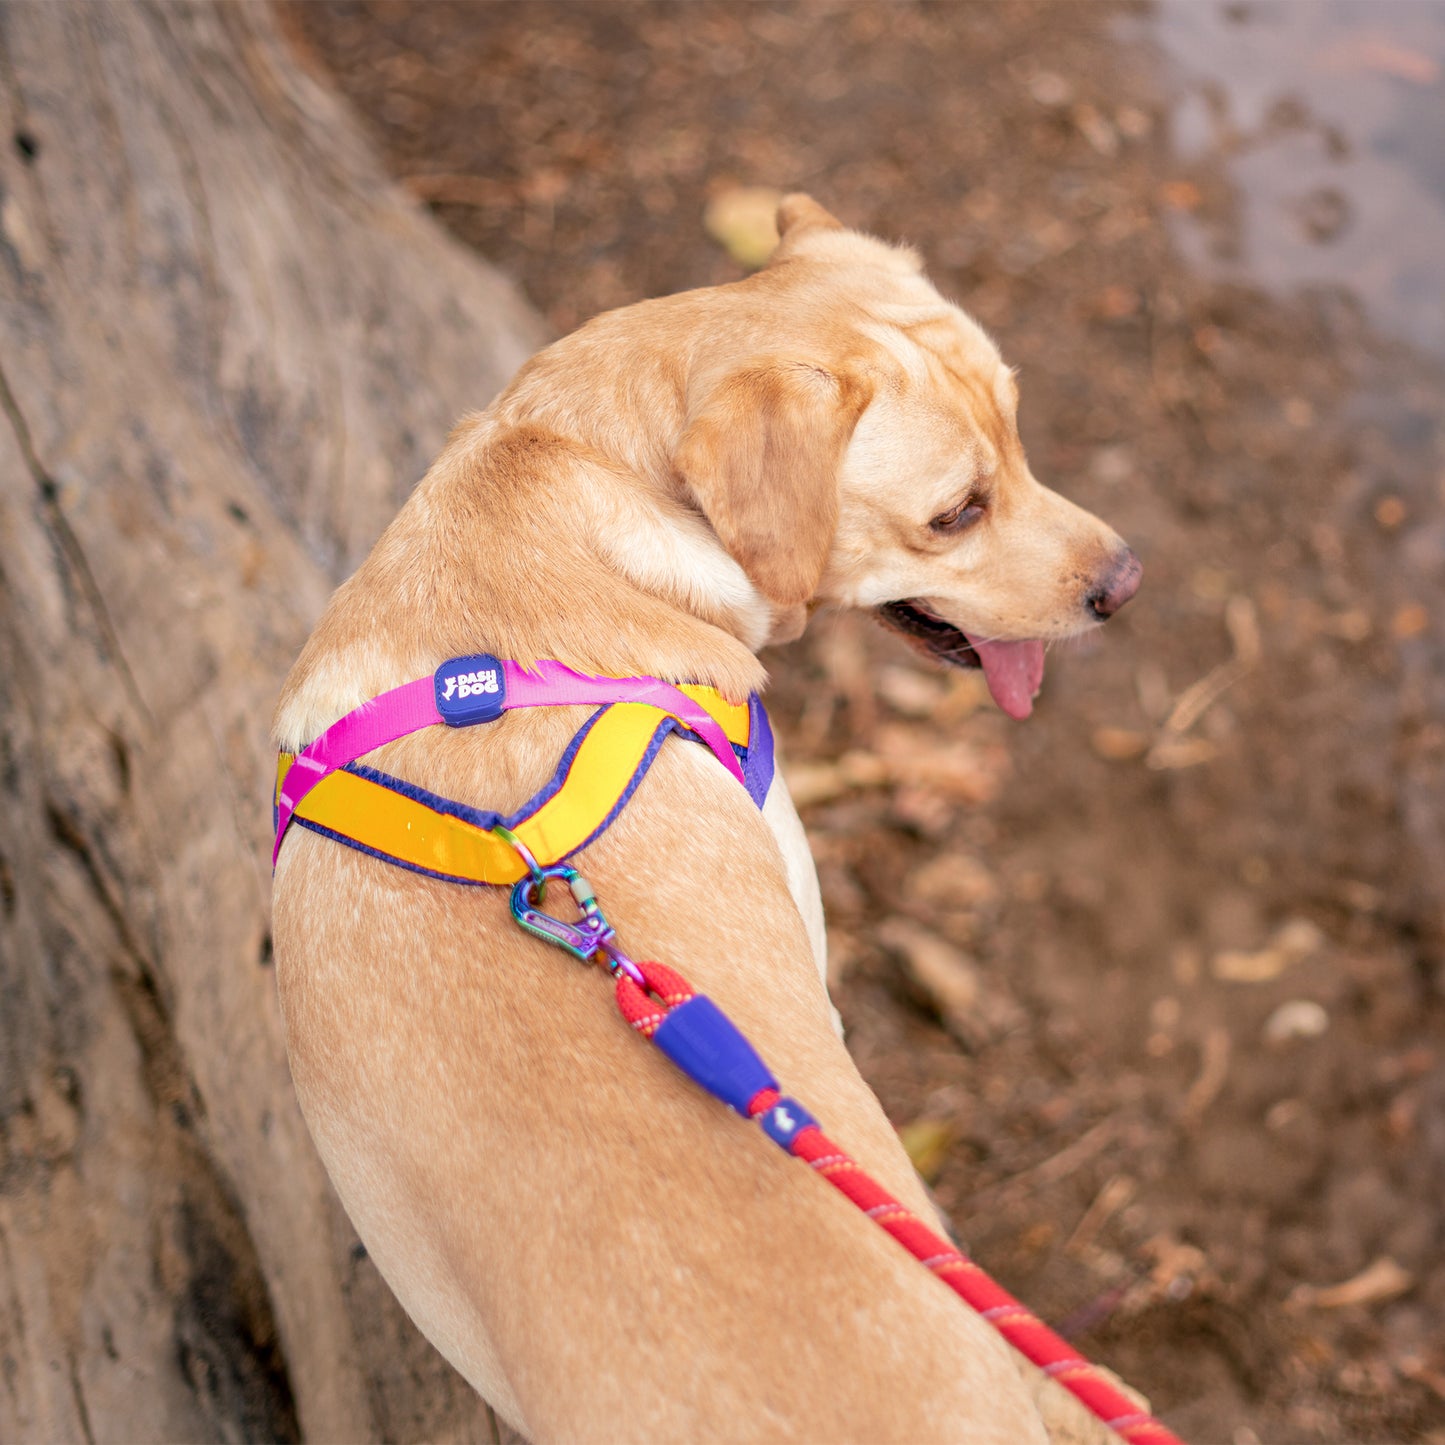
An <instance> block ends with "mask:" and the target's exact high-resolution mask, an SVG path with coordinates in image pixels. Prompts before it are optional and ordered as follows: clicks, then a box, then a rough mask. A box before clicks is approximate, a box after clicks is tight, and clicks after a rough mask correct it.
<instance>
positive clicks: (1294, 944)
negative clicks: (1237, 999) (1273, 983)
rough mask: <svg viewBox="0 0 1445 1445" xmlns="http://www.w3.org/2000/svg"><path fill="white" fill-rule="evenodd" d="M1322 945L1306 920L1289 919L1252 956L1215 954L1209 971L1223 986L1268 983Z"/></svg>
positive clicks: (1226, 952) (1232, 951) (1227, 952)
mask: <svg viewBox="0 0 1445 1445" xmlns="http://www.w3.org/2000/svg"><path fill="white" fill-rule="evenodd" d="M1323 942H1324V934H1322V933H1321V932H1320V930H1319V929H1318V928H1316V927H1315V925H1314V924H1313V923H1311V922H1310V921H1309V919H1308V918H1291V919H1290V920H1289V921H1288V922H1286V923H1284V924H1282V925H1281V926H1280V927H1279V928H1278V929H1277V930H1276V931H1275V934H1274V937H1273V938H1271V939H1270V941H1269V943H1268V945H1267V946H1266V947H1264V948H1262V949H1260V950H1258V951H1257V952H1253V953H1251V952H1245V951H1243V950H1240V949H1232V948H1229V949H1225V950H1224V951H1223V952H1222V953H1219V954H1216V955H1215V958H1214V961H1213V962H1212V963H1211V964H1210V966H1209V971H1210V972H1211V973H1212V974H1213V975H1214V976H1215V978H1217V979H1222V980H1223V981H1224V982H1226V983H1268V982H1269V981H1270V980H1271V979H1274V978H1278V977H1279V976H1280V974H1282V973H1283V972H1284V971H1285V969H1287V968H1289V967H1290V966H1291V965H1293V964H1296V963H1303V962H1304V960H1305V959H1307V958H1308V957H1309V956H1310V955H1311V954H1312V953H1315V952H1316V951H1317V950H1318V949H1319V948H1320V946H1321V944H1323Z"/></svg>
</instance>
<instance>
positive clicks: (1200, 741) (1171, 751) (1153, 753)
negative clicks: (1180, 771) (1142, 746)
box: [1146, 738, 1219, 772]
mask: <svg viewBox="0 0 1445 1445" xmlns="http://www.w3.org/2000/svg"><path fill="white" fill-rule="evenodd" d="M1218 756H1219V749H1218V748H1217V747H1215V746H1214V744H1213V743H1212V742H1210V741H1209V740H1208V738H1160V740H1159V741H1158V742H1157V743H1155V744H1154V746H1153V747H1152V748H1151V749H1150V750H1149V756H1148V758H1147V759H1146V762H1147V764H1148V766H1149V767H1151V768H1153V769H1155V771H1156V772H1167V771H1173V770H1175V769H1177V768H1195V767H1198V766H1199V764H1200V763H1212V762H1213V761H1214V759H1215V758H1217V757H1218Z"/></svg>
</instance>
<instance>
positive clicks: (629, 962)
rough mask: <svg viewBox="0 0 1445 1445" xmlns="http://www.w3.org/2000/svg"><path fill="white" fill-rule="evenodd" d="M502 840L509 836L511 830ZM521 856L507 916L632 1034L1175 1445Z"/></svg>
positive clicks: (585, 891)
mask: <svg viewBox="0 0 1445 1445" xmlns="http://www.w3.org/2000/svg"><path fill="white" fill-rule="evenodd" d="M509 841H511V842H513V844H514V846H515V839H509ZM523 857H524V859H525V860H526V861H527V863H528V864H529V866H531V867H532V868H533V870H534V871H533V875H532V876H531V877H528V878H524V879H522V881H521V882H520V883H518V884H517V885H516V887H515V888H514V889H513V890H512V912H513V915H514V916H515V917H516V918H517V920H518V922H519V923H521V924H522V926H523V927H524V928H527V929H528V930H529V931H530V932H533V933H536V934H538V936H539V937H542V938H546V939H548V941H549V942H552V943H557V944H560V945H561V946H562V947H563V948H566V949H567V950H568V951H569V952H571V953H573V954H575V955H576V956H577V957H579V958H581V959H583V961H584V962H585V961H587V960H589V959H591V958H595V957H597V956H598V955H599V954H600V955H602V956H603V957H604V958H605V959H606V963H607V967H608V970H609V971H610V972H611V973H612V974H613V975H614V976H615V978H616V980H617V986H616V996H617V1007H618V1009H619V1010H620V1011H621V1013H622V1016H623V1018H625V1019H626V1020H627V1022H628V1023H629V1024H631V1025H632V1027H633V1028H634V1029H636V1030H637V1032H638V1033H640V1034H641V1035H642V1036H643V1037H644V1038H648V1039H651V1040H652V1042H653V1043H655V1044H656V1045H657V1046H658V1048H660V1049H661V1050H662V1051H663V1053H665V1054H666V1055H667V1056H668V1057H669V1058H670V1059H671V1060H672V1061H673V1063H675V1064H676V1065H677V1066H678V1067H679V1068H681V1069H682V1070H683V1072H684V1073H686V1074H687V1075H688V1076H689V1077H690V1078H692V1079H694V1080H696V1081H697V1082H698V1083H699V1084H701V1085H702V1086H703V1088H705V1089H707V1090H708V1091H709V1093H712V1094H714V1095H716V1096H717V1097H718V1098H719V1099H721V1100H722V1101H723V1102H724V1103H725V1104H727V1105H728V1106H729V1107H730V1108H732V1109H735V1110H736V1111H737V1112H738V1113H739V1114H742V1115H744V1116H745V1117H746V1118H749V1119H756V1120H757V1121H758V1123H759V1124H760V1125H761V1126H762V1128H763V1131H764V1133H766V1134H767V1135H768V1137H769V1138H770V1139H772V1140H773V1141H774V1142H775V1143H776V1144H778V1145H780V1146H781V1147H782V1148H783V1149H785V1150H786V1151H787V1152H788V1153H789V1154H791V1155H793V1156H794V1157H795V1158H798V1159H801V1160H803V1161H804V1162H805V1163H807V1164H810V1165H812V1167H813V1168H814V1169H815V1170H816V1171H817V1172H818V1173H819V1174H821V1175H822V1176H823V1178H824V1179H826V1180H827V1181H828V1183H829V1184H831V1185H832V1186H833V1187H834V1188H835V1189H837V1190H838V1191H839V1192H840V1193H841V1194H843V1195H844V1196H845V1197H846V1198H848V1199H849V1200H851V1201H852V1202H853V1203H854V1204H856V1205H857V1206H858V1208H859V1209H861V1210H862V1211H863V1213H864V1214H866V1215H867V1216H868V1218H869V1219H871V1220H872V1221H873V1222H874V1223H875V1224H877V1225H879V1226H880V1227H881V1228H883V1229H885V1230H887V1231H888V1233H889V1234H891V1235H892V1236H893V1238H894V1239H896V1240H897V1241H898V1243H899V1244H901V1245H902V1246H903V1247H904V1249H906V1250H907V1251H908V1252H909V1253H910V1254H911V1255H913V1257H914V1258H915V1259H917V1260H919V1261H920V1262H921V1263H923V1264H924V1265H926V1266H927V1267H928V1268H929V1269H930V1270H931V1271H932V1272H933V1273H934V1274H935V1275H936V1276H937V1277H938V1278H939V1279H940V1280H942V1281H943V1283H944V1284H946V1285H947V1286H948V1287H949V1288H950V1289H951V1290H952V1291H953V1292H954V1293H955V1294H956V1295H958V1296H959V1298H960V1299H962V1300H963V1301H964V1303H965V1304H967V1305H969V1306H970V1307H971V1308H972V1309H974V1310H976V1311H977V1312H978V1313H979V1314H980V1315H982V1316H983V1318H984V1319H986V1320H987V1321H988V1322H989V1324H991V1325H992V1326H993V1327H994V1328H995V1329H996V1330H997V1331H998V1332H999V1334H1001V1335H1002V1336H1003V1337H1004V1339H1006V1340H1007V1341H1008V1342H1009V1344H1011V1345H1012V1346H1013V1347H1014V1348H1015V1349H1016V1350H1017V1351H1018V1352H1019V1353H1020V1354H1021V1355H1023V1356H1024V1358H1025V1359H1028V1360H1032V1361H1033V1363H1034V1364H1036V1365H1037V1366H1038V1367H1039V1368H1040V1369H1041V1370H1043V1372H1044V1373H1045V1374H1046V1375H1050V1376H1052V1377H1053V1378H1054V1379H1055V1380H1057V1381H1058V1382H1059V1383H1060V1384H1061V1385H1063V1387H1064V1388H1065V1389H1066V1390H1068V1391H1069V1392H1070V1393H1071V1394H1073V1395H1074V1396H1075V1397H1076V1398H1077V1399H1078V1400H1079V1401H1080V1402H1081V1403H1082V1404H1083V1405H1084V1407H1085V1408H1086V1409H1087V1410H1089V1411H1090V1412H1091V1413H1092V1414H1094V1415H1096V1416H1097V1417H1098V1418H1099V1419H1100V1420H1102V1421H1103V1422H1104V1424H1105V1425H1107V1426H1108V1427H1109V1429H1111V1430H1113V1431H1114V1432H1115V1433H1116V1434H1117V1435H1119V1436H1121V1437H1122V1438H1123V1439H1124V1440H1127V1441H1129V1442H1130V1445H1183V1442H1182V1441H1181V1440H1180V1439H1179V1437H1178V1436H1177V1435H1175V1434H1173V1432H1171V1431H1170V1430H1168V1429H1166V1428H1165V1427H1164V1426H1163V1425H1161V1424H1160V1423H1159V1421H1158V1420H1156V1419H1155V1418H1154V1417H1153V1416H1152V1415H1150V1414H1147V1413H1146V1412H1144V1411H1142V1410H1140V1409H1139V1408H1138V1407H1137V1406H1136V1405H1135V1404H1134V1402H1133V1401H1132V1400H1130V1399H1129V1398H1128V1397H1127V1396H1126V1395H1125V1394H1124V1393H1123V1391H1121V1390H1120V1389H1119V1388H1118V1387H1117V1386H1116V1385H1113V1384H1111V1383H1110V1382H1109V1381H1108V1380H1107V1379H1105V1377H1104V1376H1103V1375H1102V1374H1100V1373H1099V1371H1097V1370H1096V1369H1095V1368H1094V1367H1093V1366H1092V1365H1091V1364H1089V1362H1088V1361H1087V1360H1085V1359H1082V1358H1081V1357H1080V1356H1079V1355H1078V1354H1077V1353H1076V1352H1075V1351H1074V1350H1072V1349H1071V1348H1070V1347H1069V1345H1068V1344H1067V1343H1066V1342H1065V1341H1064V1340H1063V1339H1061V1338H1060V1337H1059V1336H1058V1335H1057V1334H1055V1333H1054V1331H1053V1330H1051V1329H1050V1328H1049V1327H1048V1326H1047V1325H1046V1324H1044V1322H1043V1321H1042V1320H1041V1319H1039V1318H1038V1317H1037V1316H1036V1315H1034V1314H1033V1313H1032V1312H1031V1311H1029V1310H1027V1309H1025V1308H1024V1306H1023V1305H1021V1304H1020V1303H1019V1302H1018V1300H1016V1299H1015V1298H1014V1297H1013V1296H1012V1295H1011V1294H1009V1293H1008V1291H1007V1290H1005V1289H1004V1288H1003V1287H1002V1286H1001V1285H999V1284H997V1283H996V1282H995V1281H994V1280H993V1279H991V1278H990V1277H989V1275H988V1274H987V1273H985V1271H984V1270H982V1269H980V1268H979V1266H978V1265H976V1264H975V1263H974V1262H973V1261H972V1260H971V1259H968V1258H966V1257H965V1256H964V1255H962V1254H960V1253H959V1251H958V1250H957V1249H955V1248H954V1247H953V1246H952V1245H951V1244H949V1243H948V1241H947V1240H945V1239H943V1238H942V1237H941V1236H939V1235H937V1234H935V1233H934V1232H933V1231H932V1230H931V1229H929V1228H928V1226H927V1225H925V1224H924V1223H923V1221H922V1220H920V1219H919V1218H918V1216H917V1215H915V1214H914V1213H913V1212H912V1211H911V1210H910V1209H908V1208H907V1207H906V1206H905V1205H903V1204H900V1203H899V1201H898V1200H896V1199H895V1198H894V1197H893V1196H892V1195H891V1194H889V1192H888V1191H887V1190H886V1189H884V1188H883V1186H882V1185H881V1184H879V1183H878V1182H877V1181H876V1180H875V1179H873V1178H872V1177H871V1176H869V1175H868V1174H866V1173H865V1172H864V1171H863V1170H862V1169H861V1168H860V1167H859V1165H858V1164H857V1163H855V1162H854V1160H853V1159H852V1158H850V1157H849V1156H848V1155H847V1154H846V1153H844V1151H843V1150H842V1149H840V1148H839V1147H838V1146H837V1145H836V1144H834V1143H833V1141H832V1140H831V1139H829V1138H828V1137H827V1136H826V1135H825V1134H824V1133H823V1131H822V1129H821V1128H819V1126H818V1121H817V1120H816V1119H815V1118H813V1116H812V1115H811V1114H810V1113H808V1111H807V1110H806V1109H805V1108H803V1106H802V1105H801V1104H799V1103H798V1102H797V1100H796V1099H790V1098H786V1097H784V1096H783V1094H782V1093H781V1091H780V1090H779V1088H778V1082H777V1080H776V1079H775V1078H774V1077H773V1076H772V1074H771V1073H770V1072H769V1071H768V1068H767V1065H766V1064H764V1063H763V1061H762V1060H761V1059H760V1058H759V1057H758V1055H757V1053H756V1052H755V1050H754V1049H753V1047H752V1045H751V1044H749V1043H748V1041H747V1040H746V1039H745V1038H744V1037H743V1035H742V1034H741V1033H740V1032H739V1031H738V1029H737V1026H736V1025H735V1024H733V1023H732V1021H731V1020H730V1019H729V1018H728V1017H727V1015H726V1014H724V1013H723V1012H722V1010H721V1009H720V1008H718V1006H717V1005H716V1004H715V1003H713V1001H712V1000H711V999H710V998H708V997H707V996H706V995H705V994H699V993H695V992H694V991H693V988H692V985H691V984H689V983H688V981H687V980H686V979H685V978H683V976H682V975H681V974H680V973H676V972H675V971H674V970H672V969H670V968H666V967H664V966H663V965H662V964H660V963H644V962H640V961H634V960H633V959H630V958H628V957H627V956H626V955H625V954H624V953H622V952H621V951H620V950H619V949H618V948H617V947H616V946H615V944H614V943H613V932H612V929H611V927H610V925H609V924H608V923H607V920H606V919H605V917H604V916H603V914H602V912H601V910H600V909H599V908H598V906H597V903H596V899H595V898H594V896H593V893H592V889H591V888H590V887H589V886H588V884H587V882H586V880H585V879H583V878H581V877H580V876H579V875H578V873H577V871H576V870H575V869H573V868H567V867H556V868H546V869H539V868H537V867H536V865H535V864H534V863H532V860H531V859H530V858H527V857H526V854H525V851H523ZM548 878H558V879H560V880H561V881H563V882H565V883H566V884H567V886H568V887H569V888H570V889H571V891H572V895H573V897H574V898H575V899H576V900H577V903H578V906H579V907H580V908H581V909H582V918H581V920H579V924H578V925H569V924H565V923H562V922H561V921H560V920H558V919H554V918H552V917H551V916H550V915H547V914H543V913H541V912H540V905H541V903H542V896H541V895H542V894H543V893H544V892H545V887H546V880H547V879H548Z"/></svg>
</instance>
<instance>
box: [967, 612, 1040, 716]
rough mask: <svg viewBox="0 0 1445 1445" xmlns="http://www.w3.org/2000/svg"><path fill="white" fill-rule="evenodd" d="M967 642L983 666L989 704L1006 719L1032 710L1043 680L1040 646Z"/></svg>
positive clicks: (974, 640) (1034, 643)
mask: <svg viewBox="0 0 1445 1445" xmlns="http://www.w3.org/2000/svg"><path fill="white" fill-rule="evenodd" d="M964 636H965V637H968V634H967V633H966V632H965V633H964ZM968 640H969V644H970V645H971V646H972V648H973V650H974V651H975V652H976V653H978V660H979V661H980V662H981V663H983V675H984V677H986V678H987V679H988V690H989V691H990V692H991V693H992V694H993V700H994V701H995V702H996V703H997V704H998V705H999V706H1000V707H1001V708H1002V709H1003V710H1004V711H1005V712H1006V713H1007V714H1008V715H1009V716H1010V717H1012V718H1026V717H1027V716H1028V715H1029V714H1030V713H1031V712H1032V711H1033V710H1034V695H1035V694H1036V693H1037V692H1038V690H1039V684H1040V683H1042V682H1043V680H1044V645H1043V643H1042V642H985V641H983V639H982V638H978V637H969V638H968Z"/></svg>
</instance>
